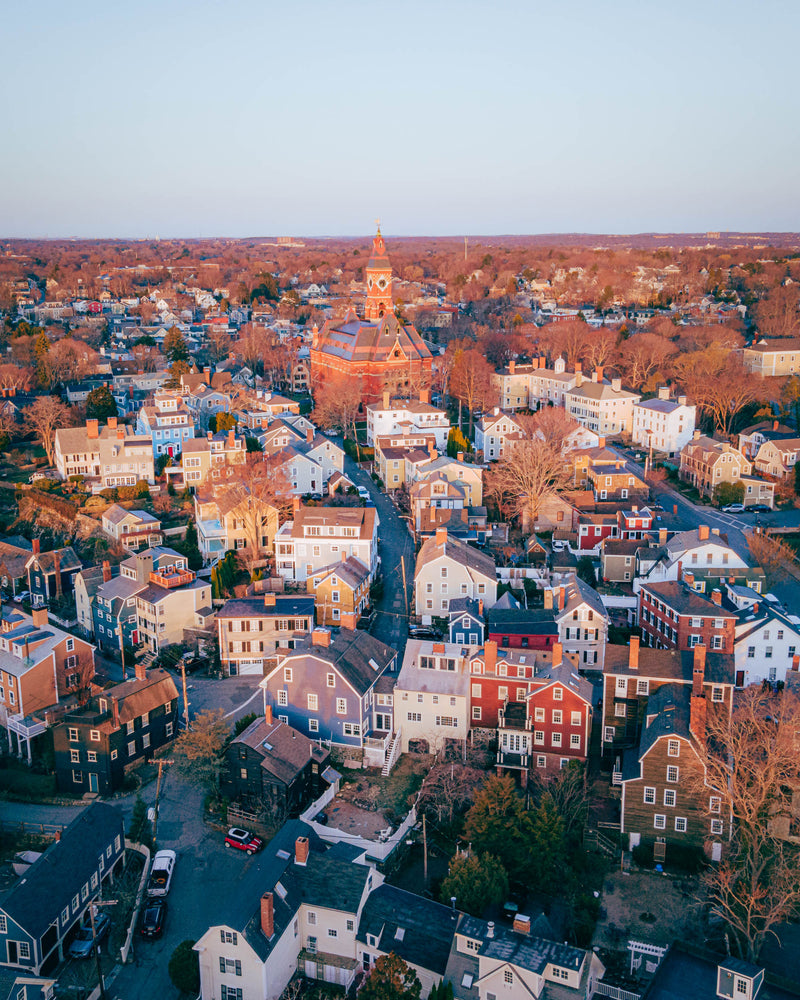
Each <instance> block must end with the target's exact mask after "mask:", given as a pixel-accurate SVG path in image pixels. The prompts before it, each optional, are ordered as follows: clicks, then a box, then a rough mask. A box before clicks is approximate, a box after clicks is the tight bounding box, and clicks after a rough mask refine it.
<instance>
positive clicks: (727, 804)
mask: <svg viewBox="0 0 800 1000" xmlns="http://www.w3.org/2000/svg"><path fill="white" fill-rule="evenodd" d="M699 746H700V753H701V759H702V763H703V765H704V769H705V775H704V779H705V780H704V789H699V792H700V793H702V794H703V798H704V801H705V802H707V803H708V804H709V807H710V813H711V815H714V816H716V817H717V818H722V819H723V821H724V822H727V821H728V820H730V821H731V822H732V825H733V833H732V840H731V845H730V850H729V853H728V856H727V857H726V859H725V860H724V861H723V862H722V863H721V864H720V865H719V866H717V867H712V868H710V869H708V871H707V872H706V875H705V885H706V889H707V891H708V894H709V897H710V900H711V907H712V912H713V913H715V914H716V915H717V916H719V917H721V918H722V919H723V920H724V921H725V923H726V924H727V925H728V927H729V928H730V930H731V932H732V934H733V937H734V939H735V941H736V943H737V945H738V949H739V953H740V955H741V957H742V958H745V959H747V960H748V961H751V962H752V961H756V959H757V958H758V955H759V952H760V951H761V947H762V945H763V943H764V941H765V940H766V938H767V936H768V935H769V934H771V933H774V931H773V928H774V927H775V925H776V924H778V923H781V922H783V921H784V920H786V919H788V918H789V917H790V915H791V914H792V912H793V911H794V909H795V908H796V907H797V905H798V904H800V865H798V851H797V849H796V848H795V847H794V846H790V845H789V844H787V843H784V842H783V841H782V840H780V839H778V838H777V837H776V836H775V835H774V833H773V821H774V818H775V817H776V816H779V815H781V814H783V813H787V812H790V810H791V799H792V796H793V794H794V792H795V791H796V790H798V789H800V753H799V752H798V751H800V702H798V699H797V697H796V696H795V695H794V694H792V693H790V692H788V691H784V692H783V693H782V694H773V693H772V691H766V692H765V691H764V690H762V689H761V688H760V687H756V686H753V687H750V688H748V689H746V690H745V691H744V692H742V693H741V695H740V696H739V697H738V698H737V702H736V705H735V707H734V709H733V711H732V713H731V714H730V715H728V713H725V712H718V713H714V714H713V715H710V717H709V719H708V722H707V738H706V741H705V742H704V743H701V744H699ZM709 786H710V788H711V789H712V790H713V791H712V795H711V796H709V793H708V790H709Z"/></svg>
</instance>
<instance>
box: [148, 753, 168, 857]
mask: <svg viewBox="0 0 800 1000" xmlns="http://www.w3.org/2000/svg"><path fill="white" fill-rule="evenodd" d="M172 763H173V762H172V761H171V760H166V759H165V758H164V757H162V758H161V759H160V760H159V762H158V779H157V780H156V806H155V819H154V820H153V842H154V843H155V839H156V834H157V833H158V800H159V797H160V795H161V772H162V771H163V769H164V765H165V764H172Z"/></svg>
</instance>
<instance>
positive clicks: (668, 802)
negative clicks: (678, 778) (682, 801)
mask: <svg viewBox="0 0 800 1000" xmlns="http://www.w3.org/2000/svg"><path fill="white" fill-rule="evenodd" d="M676 795H677V793H676V791H675V789H674V788H667V789H665V790H664V805H665V806H671V807H674V805H675V798H676Z"/></svg>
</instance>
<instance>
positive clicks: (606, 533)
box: [578, 511, 619, 551]
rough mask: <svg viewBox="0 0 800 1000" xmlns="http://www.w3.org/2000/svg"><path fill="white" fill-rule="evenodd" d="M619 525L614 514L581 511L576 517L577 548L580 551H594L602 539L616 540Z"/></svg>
mask: <svg viewBox="0 0 800 1000" xmlns="http://www.w3.org/2000/svg"><path fill="white" fill-rule="evenodd" d="M618 535H619V525H618V522H617V515H616V514H593V513H591V512H590V511H582V512H581V513H580V514H579V515H578V548H579V549H581V550H582V551H586V550H587V549H596V548H598V547H599V546H600V543H601V542H602V541H603V539H604V538H617V536H618Z"/></svg>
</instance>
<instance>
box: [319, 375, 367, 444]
mask: <svg viewBox="0 0 800 1000" xmlns="http://www.w3.org/2000/svg"><path fill="white" fill-rule="evenodd" d="M361 398H362V388H361V379H349V378H346V377H345V376H344V375H340V376H336V377H332V378H326V379H325V380H324V381H322V382H321V383H320V384H319V386H318V387H317V389H316V391H315V393H314V403H315V406H314V414H313V417H314V422H315V423H317V424H319V426H320V427H323V428H325V429H332V428H338V429H339V430H341V432H342V435H343V437H347V436H348V434H349V435H350V436H351V437H352V439H353V441H355V443H356V453H357V454H358V434H357V433H356V421H357V419H358V412H359V408H360V406H361Z"/></svg>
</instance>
